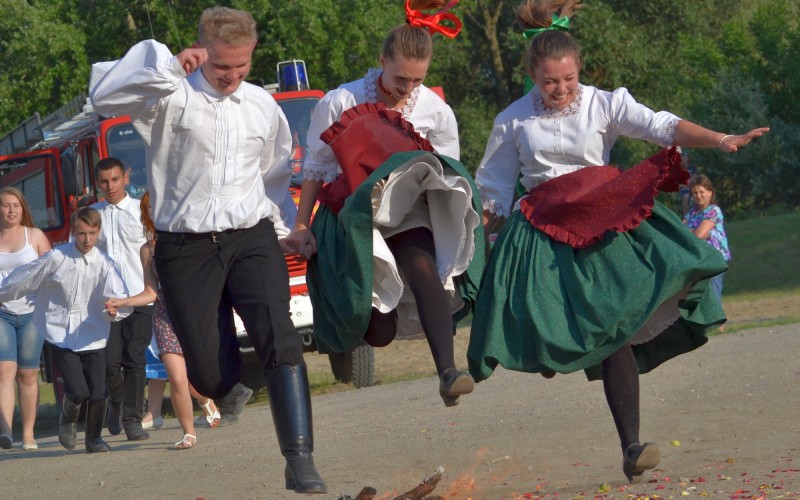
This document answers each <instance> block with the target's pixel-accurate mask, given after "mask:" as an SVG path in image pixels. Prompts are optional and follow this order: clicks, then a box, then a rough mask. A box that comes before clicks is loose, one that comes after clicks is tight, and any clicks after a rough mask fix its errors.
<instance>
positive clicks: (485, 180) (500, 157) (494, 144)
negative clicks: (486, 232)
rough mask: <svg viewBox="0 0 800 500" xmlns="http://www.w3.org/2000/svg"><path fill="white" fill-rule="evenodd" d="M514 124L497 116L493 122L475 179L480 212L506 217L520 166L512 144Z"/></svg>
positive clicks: (511, 202)
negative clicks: (481, 206) (480, 207)
mask: <svg viewBox="0 0 800 500" xmlns="http://www.w3.org/2000/svg"><path fill="white" fill-rule="evenodd" d="M514 123H515V122H514V121H511V120H509V119H507V118H505V117H504V116H503V114H500V116H498V117H497V118H496V119H495V122H494V127H493V128H492V133H491V135H490V136H489V141H488V143H487V144H486V152H485V153H484V155H483V160H481V164H480V166H479V167H478V171H477V173H476V175H475V184H476V185H477V186H478V191H479V192H480V195H481V200H482V202H483V209H484V210H488V211H489V212H490V213H492V214H495V215H500V216H503V217H508V215H509V214H510V213H511V206H512V204H513V202H514V190H515V186H516V182H517V177H518V176H519V172H520V169H521V168H522V164H521V162H520V158H519V152H518V150H517V145H516V141H515V135H516V134H515V130H514V127H515V125H514Z"/></svg>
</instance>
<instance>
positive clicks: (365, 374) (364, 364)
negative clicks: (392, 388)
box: [328, 342, 378, 388]
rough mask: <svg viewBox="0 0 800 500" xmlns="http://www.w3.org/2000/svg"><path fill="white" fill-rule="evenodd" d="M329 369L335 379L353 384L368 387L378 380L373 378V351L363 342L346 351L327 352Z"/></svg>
mask: <svg viewBox="0 0 800 500" xmlns="http://www.w3.org/2000/svg"><path fill="white" fill-rule="evenodd" d="M328 359H329V360H330V362H331V371H333V376H334V377H336V380H338V381H339V382H342V383H345V384H353V385H354V386H356V387H358V388H361V387H369V386H371V385H375V384H376V383H377V382H378V381H377V380H376V378H375V351H374V350H373V349H372V347H371V346H369V345H367V344H366V343H365V342H361V343H360V344H358V345H357V346H356V347H354V348H353V349H352V350H350V351H348V352H343V353H342V352H331V353H329V354H328Z"/></svg>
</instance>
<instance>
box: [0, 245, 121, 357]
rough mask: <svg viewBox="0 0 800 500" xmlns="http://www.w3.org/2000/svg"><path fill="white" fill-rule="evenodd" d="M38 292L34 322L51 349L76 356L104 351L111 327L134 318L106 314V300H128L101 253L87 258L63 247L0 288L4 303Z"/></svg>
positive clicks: (12, 276)
mask: <svg viewBox="0 0 800 500" xmlns="http://www.w3.org/2000/svg"><path fill="white" fill-rule="evenodd" d="M31 292H37V293H38V295H37V299H36V308H35V310H34V312H33V321H34V324H35V325H36V328H38V329H39V331H40V332H44V338H45V340H47V341H48V342H50V343H51V344H54V345H56V346H58V347H62V348H65V349H69V350H71V351H88V350H94V349H102V348H104V347H105V346H106V341H107V340H108V334H109V332H110V330H111V322H112V321H118V320H121V319H123V318H125V317H126V316H128V315H129V314H130V311H131V309H130V308H120V309H119V313H118V314H117V316H116V318H112V317H111V316H109V315H108V313H106V312H105V305H104V304H105V302H106V299H108V298H112V297H116V298H124V297H127V296H128V291H127V289H126V288H125V282H124V281H123V280H122V276H121V275H120V274H119V271H118V270H117V268H116V266H115V265H114V261H112V260H111V259H110V258H109V257H108V256H107V255H105V254H104V253H102V252H101V251H100V250H98V249H97V248H96V247H95V248H92V249H91V250H90V251H89V252H87V253H86V254H83V253H81V252H80V251H79V250H78V249H77V248H76V247H75V244H74V243H64V244H63V245H59V246H57V247H56V248H54V249H53V250H51V251H50V252H48V253H46V254H44V255H42V256H41V257H39V258H38V259H37V260H34V261H33V262H30V263H28V264H25V265H23V266H20V267H18V268H17V269H16V270H15V271H14V272H12V273H11V274H10V275H8V276H7V277H6V278H5V279H4V280H3V282H2V285H0V301H5V300H8V299H14V298H18V297H22V296H23V295H25V294H28V293H31Z"/></svg>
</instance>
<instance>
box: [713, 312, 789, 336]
mask: <svg viewBox="0 0 800 500" xmlns="http://www.w3.org/2000/svg"><path fill="white" fill-rule="evenodd" d="M793 323H800V316H786V317H783V318H774V319H769V320H764V321H749V322H743V323H732V324H730V325H727V324H726V325H725V331H723V332H721V331H719V330H716V331H714V332H711V333H709V334H708V336H709V337H716V336H718V335H725V334H728V333H734V332H738V331H741V330H751V329H753V328H768V327H770V326H781V325H791V324H793Z"/></svg>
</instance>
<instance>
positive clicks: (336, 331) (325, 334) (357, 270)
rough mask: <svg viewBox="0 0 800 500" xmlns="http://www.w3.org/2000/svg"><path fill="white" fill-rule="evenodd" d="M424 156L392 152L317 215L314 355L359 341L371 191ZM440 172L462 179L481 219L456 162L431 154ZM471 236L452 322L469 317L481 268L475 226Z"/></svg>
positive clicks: (367, 276) (310, 277)
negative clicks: (336, 205)
mask: <svg viewBox="0 0 800 500" xmlns="http://www.w3.org/2000/svg"><path fill="white" fill-rule="evenodd" d="M431 154H432V153H428V152H425V151H411V152H404V153H398V154H395V155H394V156H392V157H390V158H389V159H388V160H387V161H386V162H384V163H383V164H382V165H381V166H380V167H379V168H378V169H376V170H375V171H374V172H373V173H372V174H371V175H370V176H369V177H368V178H367V179H366V180H365V181H364V182H363V183H362V184H361V185H360V186H359V187H358V188H357V189H356V191H355V192H354V193H353V194H352V195H350V196H349V197H348V198H347V200H346V201H345V203H344V207H343V208H342V209H341V210H340V211H339V213H338V214H334V213H333V212H332V211H331V210H329V209H328V208H327V207H326V206H324V205H322V206H320V208H319V209H318V210H317V213H316V214H315V216H314V220H313V222H312V225H311V231H312V232H313V233H314V236H315V237H316V239H317V254H316V255H315V256H314V257H313V258H312V259H311V260H310V261H309V263H308V270H307V273H306V282H307V284H308V291H309V297H310V299H311V304H312V307H313V311H314V313H313V314H314V337H315V340H316V342H317V347H318V349H319V351H320V352H323V353H326V352H331V351H333V352H346V351H348V350H350V349H352V348H353V347H355V346H356V345H358V344H359V342H361V340H362V339H363V338H364V335H365V333H366V331H367V327H368V325H369V319H370V314H371V309H372V288H373V199H372V197H373V188H374V187H375V184H376V183H378V182H379V181H381V180H382V179H386V178H387V177H388V176H389V175H390V174H391V173H392V172H394V171H395V170H396V169H398V168H399V167H401V166H403V165H404V164H406V163H408V162H411V161H414V160H415V158H416V157H419V156H421V155H431ZM436 157H437V158H438V160H439V161H440V162H441V164H442V167H444V169H445V170H447V171H448V172H449V173H451V174H456V175H458V176H461V177H464V178H466V179H467V180H468V182H469V185H470V188H471V190H472V199H471V205H472V208H473V209H474V210H475V211H476V212H477V213H478V214H481V202H480V197H479V196H478V194H477V193H478V190H477V187H475V184H474V181H473V180H472V178H471V176H470V175H469V173H468V172H467V171H466V169H464V167H463V166H462V165H461V163H459V162H458V161H456V160H454V159H452V158H449V157H446V156H439V155H436ZM472 236H473V238H474V241H475V251H474V255H473V257H472V260H471V261H470V263H469V265H468V268H467V270H466V271H465V272H463V273H462V274H460V275H459V276H456V277H455V279H454V281H455V286H456V289H457V290H456V292H457V294H458V295H460V297H461V299H462V300H463V303H464V307H463V308H461V309H460V310H459V311H457V312H456V313H455V314H454V315H453V321H454V323H455V322H457V321H458V320H460V319H461V318H463V317H464V316H466V315H467V314H469V313H470V312H471V311H472V309H473V306H474V303H475V299H476V297H477V292H478V283H479V282H480V278H481V274H482V272H483V267H484V248H483V241H484V238H483V227H482V226H481V225H480V224H478V225H477V227H476V228H475V229H474V231H473V233H472Z"/></svg>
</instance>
